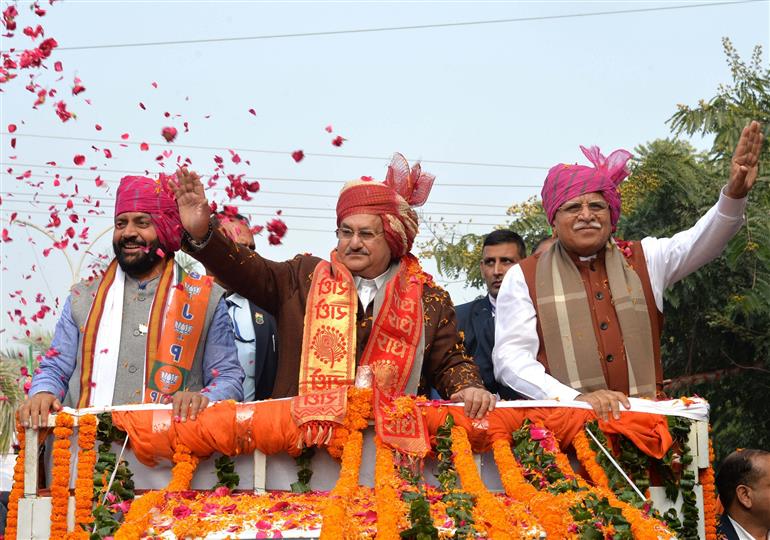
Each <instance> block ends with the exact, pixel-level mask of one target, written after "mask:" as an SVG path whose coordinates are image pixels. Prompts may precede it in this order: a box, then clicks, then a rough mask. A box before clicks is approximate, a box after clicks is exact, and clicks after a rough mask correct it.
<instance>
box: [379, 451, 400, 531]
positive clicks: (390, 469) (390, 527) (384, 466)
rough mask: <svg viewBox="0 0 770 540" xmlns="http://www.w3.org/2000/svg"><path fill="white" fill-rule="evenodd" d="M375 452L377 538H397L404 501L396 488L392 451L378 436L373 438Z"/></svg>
mask: <svg viewBox="0 0 770 540" xmlns="http://www.w3.org/2000/svg"><path fill="white" fill-rule="evenodd" d="M374 442H375V445H376V447H377V454H376V457H375V464H374V491H375V499H376V501H377V539H378V540H398V539H399V538H400V537H401V536H400V534H399V531H400V530H401V522H402V521H405V516H404V503H403V502H402V501H401V498H400V496H399V490H398V478H397V477H396V474H395V470H396V464H395V462H394V461H393V451H392V450H391V449H390V448H388V447H387V446H385V445H384V444H383V443H382V441H381V440H380V438H379V437H375V439H374Z"/></svg>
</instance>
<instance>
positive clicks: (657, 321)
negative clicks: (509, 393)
mask: <svg viewBox="0 0 770 540" xmlns="http://www.w3.org/2000/svg"><path fill="white" fill-rule="evenodd" d="M630 249H631V255H630V256H629V257H628V262H629V263H630V264H631V266H632V267H633V269H634V270H636V273H637V274H638V275H639V279H640V280H641V282H642V288H643V289H644V297H645V299H646V300H647V312H648V313H649V317H650V328H651V329H652V334H653V340H652V342H653V353H654V354H655V381H656V383H657V384H656V385H657V389H658V393H659V394H660V392H661V391H662V388H663V366H662V365H661V357H660V335H661V332H662V329H663V314H662V313H660V312H659V311H658V308H657V306H656V305H655V297H654V296H653V294H652V286H651V285H650V276H649V274H648V273H647V263H646V262H645V259H644V252H643V251H642V243H641V242H633V244H632V245H631V247H630ZM539 259H540V256H539V255H533V256H531V257H527V258H526V259H524V260H523V261H520V262H519V265H520V266H521V271H522V272H523V274H524V279H525V280H526V282H527V286H528V287H529V295H530V298H531V299H532V304H533V305H534V306H535V311H537V310H538V307H537V290H536V289H537V287H536V282H537V280H536V269H537V262H538V260H539ZM574 262H575V266H576V267H577V269H578V271H579V272H580V276H581V277H582V278H583V284H584V285H585V288H586V295H587V296H588V298H589V301H590V303H591V305H590V308H591V317H592V319H593V326H594V335H595V336H596V344H597V345H598V347H599V358H600V360H601V366H602V371H603V372H604V379H605V380H606V381H607V388H608V389H609V390H616V391H618V392H623V393H624V394H628V387H629V384H628V361H627V359H626V350H625V347H624V346H623V335H622V334H621V332H620V323H619V322H618V315H617V313H616V312H615V306H614V305H613V303H612V294H611V293H610V287H609V282H608V280H607V268H606V267H605V264H604V251H603V250H602V251H601V252H600V254H599V256H598V257H597V258H596V259H594V260H592V261H580V260H578V259H577V258H575V259H574ZM537 335H538V337H539V338H540V349H539V350H538V353H537V359H538V361H539V362H540V363H541V364H543V365H544V366H545V369H546V371H548V358H547V357H546V353H545V345H544V344H543V332H542V329H541V328H540V317H539V315H538V321H537ZM561 382H564V381H561Z"/></svg>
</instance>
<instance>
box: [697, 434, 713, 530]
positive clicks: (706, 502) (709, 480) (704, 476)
mask: <svg viewBox="0 0 770 540" xmlns="http://www.w3.org/2000/svg"><path fill="white" fill-rule="evenodd" d="M713 464H714V448H713V446H712V444H711V439H709V466H708V467H707V468H705V469H700V470H699V471H698V476H699V480H700V485H701V486H702V487H703V518H704V521H705V524H706V540H716V538H717V493H716V487H715V486H714V465H713Z"/></svg>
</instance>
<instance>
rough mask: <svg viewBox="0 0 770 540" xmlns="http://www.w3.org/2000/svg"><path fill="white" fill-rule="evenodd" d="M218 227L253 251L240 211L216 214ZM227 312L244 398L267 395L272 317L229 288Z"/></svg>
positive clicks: (271, 376) (272, 364)
mask: <svg viewBox="0 0 770 540" xmlns="http://www.w3.org/2000/svg"><path fill="white" fill-rule="evenodd" d="M217 220H218V221H219V227H220V229H221V231H222V232H223V233H224V234H226V235H227V236H228V237H229V238H230V239H231V240H232V241H233V242H235V243H236V244H239V245H241V246H244V247H246V248H248V249H249V250H251V251H254V249H255V248H256V245H255V243H254V234H253V233H252V232H251V226H250V224H249V220H248V219H247V218H246V217H245V216H242V215H241V214H228V213H226V212H220V213H218V214H217ZM225 302H226V303H227V313H228V314H229V315H230V319H231V320H232V321H233V334H234V335H235V346H236V348H237V349H238V360H239V362H240V364H241V367H243V371H244V372H245V374H246V378H245V379H244V380H243V400H244V401H257V400H262V399H268V398H270V396H271V394H272V392H273V383H274V382H275V373H276V370H277V367H278V336H277V331H278V330H277V326H276V322H275V318H274V317H273V316H272V315H270V314H269V313H268V312H266V311H264V310H263V309H261V308H260V307H258V306H257V305H255V304H254V303H252V302H249V301H248V300H247V299H246V298H244V297H243V296H241V295H240V294H238V293H235V292H230V291H228V294H227V296H226V297H225Z"/></svg>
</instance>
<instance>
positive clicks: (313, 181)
mask: <svg viewBox="0 0 770 540" xmlns="http://www.w3.org/2000/svg"><path fill="white" fill-rule="evenodd" d="M0 165H2V166H12V167H21V168H27V167H29V168H40V169H63V170H73V171H85V170H90V171H92V172H94V173H97V174H100V173H102V172H105V173H106V172H114V173H119V174H136V172H137V171H136V170H133V171H129V170H121V169H98V168H95V169H90V168H87V167H73V166H71V165H70V166H65V165H58V164H56V165H48V164H46V165H34V164H30V163H14V162H10V161H4V162H0ZM164 172H165V173H166V174H168V171H164ZM0 174H8V175H9V176H13V174H11V173H8V172H7V171H2V172H0ZM217 174H219V178H220V179H221V180H222V181H223V182H224V181H227V175H226V174H227V173H222V172H220V173H217ZM208 176H213V175H208ZM236 176H240V174H237V175H236ZM241 178H242V179H244V180H258V181H274V182H303V183H311V184H342V183H343V182H342V181H340V180H331V179H325V178H286V177H280V176H248V175H245V174H244V175H243V176H242V177H241ZM85 180H89V179H85ZM90 180H93V179H90ZM109 182H118V180H112V179H110V180H109ZM435 186H438V187H469V188H478V187H491V188H505V189H513V188H539V187H541V185H540V184H476V183H473V184H469V183H448V182H436V183H435Z"/></svg>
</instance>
